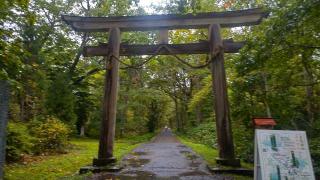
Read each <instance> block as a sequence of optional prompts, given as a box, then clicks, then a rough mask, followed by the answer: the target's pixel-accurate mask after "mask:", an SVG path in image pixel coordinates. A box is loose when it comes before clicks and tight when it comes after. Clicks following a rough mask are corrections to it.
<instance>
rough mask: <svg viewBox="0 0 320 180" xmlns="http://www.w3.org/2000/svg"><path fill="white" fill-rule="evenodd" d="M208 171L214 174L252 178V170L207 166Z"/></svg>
mask: <svg viewBox="0 0 320 180" xmlns="http://www.w3.org/2000/svg"><path fill="white" fill-rule="evenodd" d="M208 169H209V170H210V171H211V172H212V173H214V174H237V175H243V176H249V177H253V170H252V169H246V168H239V167H222V166H220V167H212V166H208Z"/></svg>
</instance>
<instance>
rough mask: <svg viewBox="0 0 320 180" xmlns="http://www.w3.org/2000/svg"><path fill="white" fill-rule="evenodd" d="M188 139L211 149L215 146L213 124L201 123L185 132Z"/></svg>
mask: <svg viewBox="0 0 320 180" xmlns="http://www.w3.org/2000/svg"><path fill="white" fill-rule="evenodd" d="M186 135H187V136H188V138H190V139H192V140H194V141H195V142H199V143H202V144H206V145H209V146H211V147H216V146H217V140H216V128H215V124H214V123H213V122H209V123H203V124H200V125H199V126H197V127H195V128H192V129H190V130H188V131H187V133H186Z"/></svg>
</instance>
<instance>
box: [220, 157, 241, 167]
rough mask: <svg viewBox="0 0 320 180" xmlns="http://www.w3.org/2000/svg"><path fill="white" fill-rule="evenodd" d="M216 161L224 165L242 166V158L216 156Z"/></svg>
mask: <svg viewBox="0 0 320 180" xmlns="http://www.w3.org/2000/svg"><path fill="white" fill-rule="evenodd" d="M216 162H217V164H219V165H222V166H232V167H241V164H240V159H223V158H216Z"/></svg>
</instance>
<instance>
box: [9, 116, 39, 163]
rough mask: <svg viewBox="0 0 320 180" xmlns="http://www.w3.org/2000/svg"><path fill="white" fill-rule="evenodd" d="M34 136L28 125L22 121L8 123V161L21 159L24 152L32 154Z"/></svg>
mask: <svg viewBox="0 0 320 180" xmlns="http://www.w3.org/2000/svg"><path fill="white" fill-rule="evenodd" d="M33 141H34V138H32V137H31V136H30V134H29V132H28V128H27V126H25V125H24V124H21V123H12V122H9V123H8V127H7V146H6V161H7V162H15V161H19V160H21V158H22V157H23V155H24V154H31V153H32V147H33Z"/></svg>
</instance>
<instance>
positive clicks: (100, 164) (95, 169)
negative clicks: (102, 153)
mask: <svg viewBox="0 0 320 180" xmlns="http://www.w3.org/2000/svg"><path fill="white" fill-rule="evenodd" d="M121 169H122V167H121V166H119V165H116V158H115V157H110V158H99V159H98V158H95V159H93V163H92V166H84V167H82V168H80V170H79V173H80V174H85V173H87V172H92V173H100V172H117V171H120V170H121Z"/></svg>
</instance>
